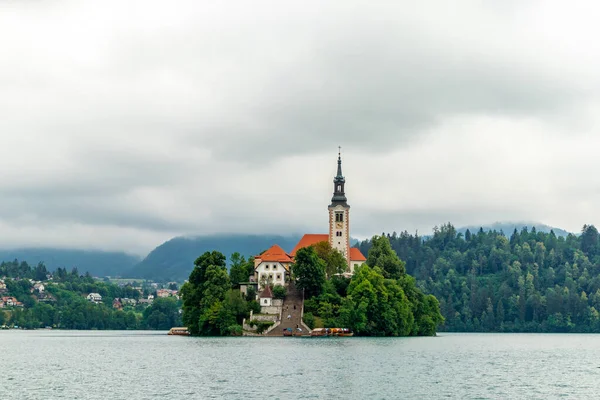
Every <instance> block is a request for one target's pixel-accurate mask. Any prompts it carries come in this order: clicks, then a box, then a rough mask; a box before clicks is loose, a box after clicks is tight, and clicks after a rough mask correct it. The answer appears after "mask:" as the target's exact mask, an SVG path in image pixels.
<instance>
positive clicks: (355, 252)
mask: <svg viewBox="0 0 600 400" xmlns="http://www.w3.org/2000/svg"><path fill="white" fill-rule="evenodd" d="M350 261H367V259H366V258H365V256H363V253H361V252H360V250H359V249H357V248H356V247H350Z"/></svg>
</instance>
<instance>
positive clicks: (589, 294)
mask: <svg viewBox="0 0 600 400" xmlns="http://www.w3.org/2000/svg"><path fill="white" fill-rule="evenodd" d="M386 236H388V238H389V240H390V243H391V245H392V248H393V249H394V250H395V251H396V253H397V254H398V256H399V257H400V258H401V259H402V260H404V261H405V262H406V271H407V273H409V274H410V275H412V276H414V277H415V278H416V279H417V282H418V285H419V287H421V288H422V289H423V290H424V291H425V292H426V293H430V294H433V295H434V296H436V297H437V298H438V299H439V301H440V308H441V311H442V314H443V316H444V318H445V324H444V325H443V326H442V327H441V328H440V330H448V331H490V332H491V331H501V332H600V315H599V310H600V247H599V237H598V231H597V229H596V228H595V227H594V226H592V225H586V226H584V227H583V229H582V234H581V235H579V236H576V235H573V234H569V235H567V236H566V237H558V236H557V235H555V234H554V232H552V231H551V232H550V233H543V232H538V231H536V230H535V228H533V229H531V230H528V229H526V228H524V229H522V230H521V231H517V230H515V231H514V232H513V233H512V234H511V235H510V237H507V236H505V235H504V233H502V232H498V231H489V232H484V231H483V230H479V231H478V232H474V233H473V232H471V231H469V230H467V231H466V232H465V234H464V235H463V234H462V233H459V232H457V230H456V229H455V228H454V227H453V226H452V225H450V224H447V225H443V226H442V227H440V228H436V229H434V233H433V235H432V236H431V237H430V238H429V239H427V240H423V239H422V238H421V237H419V236H417V235H411V234H408V233H406V232H404V233H402V234H400V235H398V234H396V233H394V234H392V235H386ZM357 247H359V248H360V249H361V251H362V252H363V254H367V253H368V251H369V249H370V247H371V241H370V240H366V241H363V242H361V243H360V244H359V245H358V246H357Z"/></svg>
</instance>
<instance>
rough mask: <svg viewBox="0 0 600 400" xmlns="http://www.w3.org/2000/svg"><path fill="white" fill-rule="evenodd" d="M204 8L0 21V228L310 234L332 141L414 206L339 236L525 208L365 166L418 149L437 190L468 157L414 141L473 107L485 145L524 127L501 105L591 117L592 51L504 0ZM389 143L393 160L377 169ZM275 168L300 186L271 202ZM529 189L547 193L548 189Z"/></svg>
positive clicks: (566, 126) (26, 14)
mask: <svg viewBox="0 0 600 400" xmlns="http://www.w3.org/2000/svg"><path fill="white" fill-rule="evenodd" d="M351 3H352V2H351ZM223 4H224V3H223ZM223 4H221V3H219V4H216V3H215V4H212V5H210V6H209V5H207V4H204V3H202V2H191V1H190V2H184V3H182V5H181V8H179V7H178V8H175V7H172V6H171V5H168V4H166V3H160V2H147V1H146V2H140V3H138V5H139V6H140V9H139V11H138V12H137V13H133V14H132V15H126V14H123V13H119V12H116V11H115V10H120V8H119V7H121V6H120V5H119V3H117V2H110V1H108V2H103V3H102V6H98V8H93V9H92V8H89V5H87V4H84V3H70V4H59V3H56V4H54V5H52V6H48V5H46V6H44V8H42V7H41V6H40V8H34V7H33V6H28V7H32V8H28V7H23V8H20V6H15V8H14V10H12V11H11V13H6V14H3V15H0V41H1V40H2V38H11V39H10V40H9V41H6V40H5V41H4V42H2V44H3V47H5V49H6V51H5V54H7V55H8V56H7V57H6V58H5V59H4V60H3V62H2V63H1V64H0V110H1V111H2V117H1V118H0V140H1V142H0V170H2V171H3V176H2V180H1V181H0V222H9V223H11V224H12V223H14V224H24V225H27V224H31V225H34V226H35V225H40V226H44V227H52V226H53V225H55V224H59V223H61V222H69V223H72V224H83V225H86V226H92V227H96V226H111V227H114V229H113V228H111V229H109V230H107V232H108V231H110V233H107V234H106V235H112V234H114V232H117V231H119V229H121V230H122V231H123V232H125V231H126V229H134V230H139V231H147V232H152V233H155V234H152V235H147V236H145V237H146V238H147V237H152V238H156V237H161V235H162V234H163V233H164V234H166V233H167V232H169V233H172V232H179V233H190V234H194V233H211V232H257V231H261V232H271V233H273V232H275V233H277V232H280V233H285V231H286V230H289V229H298V230H299V231H300V232H299V233H302V230H304V229H306V230H307V231H311V230H316V231H321V230H322V225H320V224H322V223H323V222H320V221H323V220H324V219H322V218H324V217H322V215H323V214H320V213H323V212H324V210H323V209H318V210H315V211H314V214H312V213H313V211H310V210H307V209H306V207H307V206H306V204H307V202H309V200H312V198H314V196H317V194H315V193H316V190H317V188H318V190H319V192H318V193H319V194H318V196H320V195H321V192H320V191H321V190H322V189H321V183H320V182H321V180H327V182H329V180H330V175H331V174H332V173H333V172H334V171H333V167H334V165H332V164H333V163H334V158H335V152H336V150H337V146H338V145H341V146H342V147H343V151H344V152H345V153H346V154H348V155H351V156H354V157H355V159H357V158H358V157H359V156H361V157H363V158H361V160H362V163H363V165H361V167H360V168H361V169H364V170H365V173H364V174H362V175H363V176H362V178H361V179H362V183H363V187H364V186H365V184H366V183H372V182H378V183H377V184H373V185H372V186H371V187H370V189H369V190H371V193H372V196H373V197H378V196H379V197H385V196H381V193H382V191H386V192H387V191H394V192H396V191H397V192H398V193H399V194H401V193H400V192H402V191H403V190H405V189H406V190H410V191H412V192H413V194H414V193H415V192H417V191H419V192H418V194H419V196H421V197H423V198H427V200H428V203H427V204H428V207H429V208H428V209H426V210H421V209H418V208H416V207H414V201H415V200H414V198H413V200H412V201H413V203H411V204H410V205H406V204H400V203H399V204H398V205H395V206H394V207H395V208H394V207H392V208H393V209H392V210H391V211H388V212H383V211H381V210H378V209H376V208H367V207H373V203H374V204H375V205H376V203H377V202H376V201H374V200H372V199H367V201H370V202H371V203H369V204H368V205H366V204H363V205H361V204H360V203H359V204H357V205H358V206H359V207H358V208H357V210H359V212H358V214H357V216H356V218H355V219H354V220H353V221H354V225H353V227H354V228H356V232H357V234H362V235H365V236H368V235H370V234H372V233H379V232H380V231H381V230H399V229H404V228H405V229H408V230H409V231H410V230H413V229H416V227H422V226H427V227H432V226H433V225H436V224H439V223H442V222H444V221H448V220H450V221H452V222H454V223H456V224H460V223H461V222H463V221H464V223H465V224H472V223H480V222H481V223H484V222H487V221H488V220H489V221H495V220H502V219H505V218H503V216H504V215H509V216H510V219H512V220H515V219H519V218H524V219H528V220H530V219H532V218H534V216H532V211H531V202H527V201H522V202H521V203H519V204H518V202H516V201H514V202H512V203H511V206H510V207H503V208H501V207H497V208H496V206H495V205H494V206H491V205H489V204H488V205H486V204H485V200H486V199H487V200H489V199H493V198H494V195H495V194H496V193H497V192H496V191H498V190H500V189H502V188H498V187H491V185H490V186H487V187H483V188H482V190H481V192H482V193H484V194H485V191H486V189H487V190H488V191H490V192H491V194H490V195H489V196H485V195H483V194H478V193H474V194H473V196H474V200H473V201H471V202H470V203H469V204H470V206H469V207H468V209H466V208H461V206H460V205H459V206H456V204H453V205H444V200H445V199H443V198H439V199H431V198H430V193H432V192H434V190H433V189H432V188H431V187H428V185H415V184H413V183H412V182H404V183H402V185H404V186H405V187H406V188H405V187H401V188H399V189H398V188H390V187H388V186H386V184H387V182H388V181H389V177H387V176H383V178H382V177H381V176H382V175H386V174H393V173H394V171H393V170H392V167H394V166H398V168H405V166H404V165H403V164H402V163H403V162H405V160H406V159H407V158H408V157H407V154H406V153H401V152H400V150H399V149H402V151H408V150H407V149H410V151H414V152H419V153H418V156H415V157H412V158H410V160H411V161H410V163H411V164H410V168H414V169H423V170H428V169H437V170H438V171H442V172H443V174H441V175H444V176H445V175H446V174H447V175H448V176H447V177H446V178H445V179H446V180H447V182H445V183H446V184H447V189H445V190H448V191H453V190H454V191H459V190H461V187H465V186H468V185H469V182H467V180H468V179H471V180H472V179H473V176H472V175H469V171H468V170H469V168H467V167H465V166H464V165H460V163H461V162H462V161H463V160H462V159H461V160H458V161H456V160H454V163H453V164H452V166H454V167H456V168H457V169H460V170H461V171H463V174H464V178H463V177H461V176H450V175H451V174H449V173H446V169H447V168H448V165H449V163H446V164H441V163H442V162H443V161H440V159H441V158H442V156H440V154H443V153H441V152H440V150H439V149H438V152H437V153H432V154H429V153H427V151H428V150H427V146H423V143H429V142H431V143H440V141H442V139H443V138H445V135H450V134H452V135H456V134H457V132H458V133H459V132H461V131H462V130H465V129H467V128H468V129H471V130H473V129H474V128H472V127H470V128H469V127H467V126H466V124H462V125H461V121H469V120H470V119H477V118H480V117H490V116H491V118H489V119H485V121H484V123H483V125H481V129H482V132H481V134H487V135H489V139H490V140H500V139H501V135H502V131H501V127H510V128H514V129H522V131H519V132H520V133H521V134H522V137H523V138H531V137H533V136H532V135H531V134H530V133H529V132H528V131H527V129H529V128H531V127H532V126H534V127H535V126H536V125H535V124H532V125H526V124H525V125H520V124H519V122H520V120H521V119H527V120H536V121H537V120H539V121H543V122H544V123H547V124H548V125H553V121H555V120H560V124H557V125H556V129H555V130H554V133H556V134H557V135H561V137H568V135H570V134H571V133H572V132H573V131H577V130H582V129H585V128H586V127H587V126H588V125H589V124H588V125H586V124H585V123H580V118H578V117H579V116H580V115H577V116H576V117H577V118H576V117H574V116H573V113H574V110H590V111H589V113H590V114H595V112H594V104H595V103H594V102H595V101H596V100H597V96H598V90H597V89H598V80H597V78H596V68H595V64H594V63H593V62H590V63H585V62H581V59H578V58H577V57H569V56H570V55H572V54H573V53H571V51H573V50H572V49H571V47H576V46H577V36H576V35H575V36H573V37H572V38H571V40H570V42H569V43H572V46H568V48H566V49H565V48H559V47H558V46H557V48H556V49H555V48H554V47H552V46H548V44H547V43H546V41H545V40H546V39H547V38H546V37H545V36H544V32H541V33H540V32H535V31H533V28H531V26H530V25H535V24H534V23H535V22H536V21H534V20H531V18H530V17H529V18H528V17H521V18H522V19H523V21H521V18H517V17H515V15H517V16H520V15H522V14H519V13H518V12H519V11H521V9H520V8H519V7H521V3H517V2H511V3H510V4H509V3H508V2H504V3H503V5H502V6H497V5H494V6H493V8H490V7H489V6H485V5H475V4H474V3H472V2H471V3H468V4H466V3H465V4H458V5H457V4H454V5H452V6H447V5H446V4H445V3H444V2H433V1H432V2H422V3H419V4H412V5H408V4H402V3H398V4H391V3H390V4H388V5H383V4H373V5H369V6H366V5H365V6H361V5H360V4H359V3H352V4H348V3H344V4H341V3H337V2H327V1H324V2H322V1H319V2H317V1H308V2H303V3H302V4H285V5H282V4H280V3H277V4H275V3H273V4H267V3H264V2H259V3H256V4H252V5H249V4H248V3H242V2H239V3H237V4H235V7H231V5H232V4H228V6H225V5H223ZM267 10H268V12H267ZM432 10H435V12H434V11H432ZM91 16H93V18H92V17H91ZM48 21H52V24H50V23H49V22H48ZM55 21H56V22H57V23H56V22H55ZM50 25H52V29H50ZM42 32H44V33H45V34H42ZM73 32H77V34H76V35H74V34H73ZM568 34H572V32H568V31H566V32H565V35H568ZM536 35H538V36H536ZM549 47H552V48H549ZM580 50H581V49H580ZM586 51H589V52H594V51H595V50H594V49H586ZM586 54H587V53H586ZM590 58H591V59H593V57H590ZM590 71H591V72H592V73H590ZM574 120H577V124H580V125H577V129H574V128H573V127H574V126H575V125H574V123H573V121H574ZM448 121H454V122H455V124H454V125H453V124H451V123H450V124H448V123H447V122H448ZM456 121H458V122H456ZM498 121H500V122H498ZM502 121H509V122H510V123H506V124H504V125H503V124H502V123H501V122H502ZM514 121H516V122H514ZM512 122H514V123H512ZM585 122H586V123H587V121H585ZM457 125H458V126H457ZM559 125H560V126H559ZM591 125H593V121H592V123H591ZM449 126H450V127H451V128H452V129H453V130H452V133H449V130H448V129H450V128H449ZM582 127H583V128H582ZM477 128H478V129H479V126H478V127H477ZM488 132H489V133H488ZM48 138H51V140H49V139H48ZM498 138H500V139H498ZM42 139H43V140H42ZM536 140H539V141H540V147H539V148H535V147H531V148H530V147H527V146H528V144H527V143H525V144H524V145H523V148H526V149H529V152H530V153H531V154H532V155H531V157H532V158H535V157H537V158H539V155H538V153H536V151H541V150H543V151H546V148H549V147H551V146H553V145H552V144H548V143H546V142H543V143H542V141H543V140H541V139H539V138H538V139H536ZM443 143H444V146H445V147H447V148H444V149H442V150H443V151H447V153H448V154H461V153H476V152H478V151H479V150H478V149H475V148H472V147H469V145H470V142H469V141H468V139H465V141H463V142H461V143H460V144H453V143H452V141H450V140H448V141H443ZM494 143H495V142H494ZM512 143H515V145H514V146H515V147H516V146H517V142H516V141H515V142H512ZM590 143H593V141H590ZM453 146H454V147H453ZM459 146H462V147H460V148H459ZM511 146H512V145H511ZM565 147H568V146H565ZM554 148H555V150H556V149H558V150H561V149H562V147H561V146H560V144H555V145H554ZM486 151H490V150H489V149H488V150H486ZM397 152H398V153H397ZM490 152H491V151H490ZM324 154H327V155H328V157H329V156H330V155H331V158H332V161H331V163H329V161H327V163H324V162H323V161H322V158H323V155H324ZM390 154H392V155H394V154H398V157H399V159H398V160H392V161H389V160H388V161H387V164H386V165H387V168H382V167H381V165H380V163H379V162H380V159H381V158H383V157H385V156H386V155H390ZM488 156H489V158H492V157H493V154H489V155H487V156H486V157H484V160H483V162H482V160H480V159H479V158H477V157H475V159H474V162H478V163H479V164H477V165H476V166H473V167H472V168H479V169H481V174H485V173H486V171H488V172H489V171H491V172H493V173H498V174H500V173H502V171H498V170H492V169H490V168H488V169H487V170H486V166H485V165H484V161H487V157H488ZM511 156H512V154H511ZM367 157H370V159H369V158H367ZM400 157H403V158H400ZM505 157H506V156H505ZM349 158H350V157H349ZM567 158H568V159H567V160H566V161H565V162H564V165H563V167H564V168H565V170H566V171H567V172H568V171H573V169H572V168H574V167H573V166H572V164H573V163H574V162H576V161H577V160H576V157H567ZM540 162H545V161H544V160H540ZM288 165H294V167H295V169H294V170H292V169H290V168H286V166H288ZM315 165H318V166H319V168H321V171H318V170H316V169H311V167H313V166H315ZM330 167H331V168H330ZM525 168H528V166H524V167H523V170H525ZM271 170H272V171H274V172H273V173H270V171H271ZM582 170H583V171H584V172H585V171H587V170H588V169H587V167H586V168H584V169H582ZM539 171H543V169H541V168H540V170H539ZM413 172H414V171H413ZM507 173H510V174H514V173H515V172H514V171H510V172H507ZM414 174H415V179H418V178H419V175H418V174H417V173H416V172H414ZM565 175H568V173H565ZM583 175H584V173H582V175H581V176H583ZM437 176H438V174H422V175H421V177H422V179H428V178H430V177H437ZM350 178H351V179H353V180H352V182H353V184H354V182H356V184H357V185H358V184H359V178H358V177H357V176H356V175H354V176H353V177H350ZM407 178H408V179H412V178H413V177H412V175H411V176H408V177H407ZM532 179H533V178H532ZM294 180H296V182H298V183H297V184H298V185H304V186H302V187H301V188H300V189H294V190H295V191H294V192H293V194H294V195H293V196H290V193H291V191H292V189H291V188H290V186H291V185H290V184H289V183H290V182H293V181H294ZM586 180H587V179H585V177H584V179H582V182H583V183H582V184H586V183H585V182H586ZM555 181H556V180H554V181H553V180H550V179H548V178H547V177H544V176H543V175H541V174H540V173H539V172H538V177H537V182H538V183H539V184H541V182H544V184H546V185H549V186H552V185H554V186H553V187H555V188H556V187H558V186H557V183H556V182H555ZM569 181H571V180H569ZM282 182H283V183H286V185H283V184H282ZM300 182H301V183H300ZM477 182H480V183H481V184H482V185H484V184H485V182H482V181H481V180H478V181H477ZM579 183H580V182H577V183H573V185H574V187H573V188H572V192H576V191H577V187H579V186H577V185H579ZM432 185H435V183H432ZM527 185H528V183H527V182H526V183H523V184H521V186H519V188H526V186H527ZM429 186H431V185H429ZM506 186H507V188H508V189H510V188H509V187H508V184H507V185H506ZM587 186H588V187H589V186H590V184H589V183H587ZM508 189H506V190H508ZM354 190H357V191H360V190H361V188H355V189H354ZM503 190H504V189H503ZM313 191H314V192H313ZM328 191H329V187H327V189H326V191H325V192H324V193H326V195H324V197H325V201H326V197H327V195H328V194H329V193H328ZM469 193H471V192H470V191H469ZM549 193H552V194H553V201H554V202H555V203H556V204H558V205H559V204H560V199H559V195H560V193H558V194H556V193H555V192H552V191H549ZM533 194H534V195H535V194H537V193H536V192H533ZM516 195H519V193H517V194H516ZM477 196H480V197H481V198H482V199H483V200H482V201H483V202H484V204H478V203H477ZM571 196H572V195H571ZM413 197H418V196H417V195H414V196H413ZM565 197H569V196H563V197H561V198H563V199H564V198H565ZM590 198H595V197H593V196H591V195H590ZM311 204H312V203H311ZM553 206H554V204H553ZM361 207H363V211H360V208H361ZM557 207H558V206H557ZM539 209H543V210H544V212H545V214H541V212H540V214H539V216H540V218H541V217H545V216H551V215H552V212H553V211H552V207H550V206H546V207H539ZM536 212H537V211H536ZM544 222H551V221H544ZM0 225H1V224H0ZM292 225H293V227H292ZM84 231H85V230H84ZM127 232H129V231H127ZM123 235H125V233H123ZM64 237H66V236H64ZM63 240H65V239H64V238H63ZM89 240H93V238H90V239H89ZM145 240H146V239H145ZM48 241H49V242H51V241H52V238H51V237H49V238H48ZM128 243H129V244H131V241H129V242H128ZM111 246H114V244H112V245H111Z"/></svg>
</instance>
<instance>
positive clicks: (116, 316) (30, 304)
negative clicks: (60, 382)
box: [2, 261, 170, 329]
mask: <svg viewBox="0 0 600 400" xmlns="http://www.w3.org/2000/svg"><path fill="white" fill-rule="evenodd" d="M2 265H4V267H5V268H7V269H5V272H8V273H10V274H11V275H12V276H13V277H14V279H6V281H5V283H6V286H7V291H8V295H9V296H13V297H16V298H17V300H18V301H20V302H22V303H23V308H14V309H13V310H10V312H9V313H7V318H6V321H5V323H6V324H7V325H13V326H20V327H23V328H28V329H33V328H41V327H46V326H52V327H56V328H61V329H140V328H145V325H143V324H141V316H140V315H139V314H138V313H137V312H135V311H133V310H127V311H121V310H115V309H113V308H112V300H113V299H114V298H115V297H130V298H137V297H139V293H138V292H137V291H135V290H133V289H131V288H130V287H123V288H121V287H119V286H116V285H113V284H110V283H107V282H101V281H97V280H94V279H93V278H92V277H91V276H90V275H89V274H86V275H83V276H81V275H79V272H78V271H77V269H73V270H72V271H71V272H68V271H67V270H66V269H64V268H58V269H57V270H56V271H55V272H54V274H53V275H54V278H53V280H52V281H46V282H45V292H44V293H43V296H42V295H41V294H39V293H37V292H34V291H33V286H32V284H31V282H30V281H29V280H28V279H18V280H17V278H20V274H26V275H27V274H29V273H32V274H33V275H32V276H36V275H37V276H38V277H41V276H42V275H44V276H45V272H47V271H45V267H44V266H43V264H38V266H36V267H35V268H33V269H31V268H29V266H28V265H27V263H18V262H16V261H15V262H12V263H3V264H2ZM15 275H16V276H15ZM91 292H95V293H99V294H101V295H102V297H103V301H104V303H101V304H93V303H91V302H89V301H87V300H86V298H85V296H86V295H87V294H88V293H91ZM136 296H137V297H136ZM169 328H170V327H169Z"/></svg>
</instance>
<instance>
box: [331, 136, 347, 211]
mask: <svg viewBox="0 0 600 400" xmlns="http://www.w3.org/2000/svg"><path fill="white" fill-rule="evenodd" d="M338 150H339V151H338V162H337V163H338V166H337V175H336V176H335V178H333V197H332V198H331V205H332V206H335V205H338V204H339V205H344V206H347V204H346V202H347V201H348V199H346V194H345V192H344V185H345V184H346V178H344V175H342V148H341V147H339V148H338Z"/></svg>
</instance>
